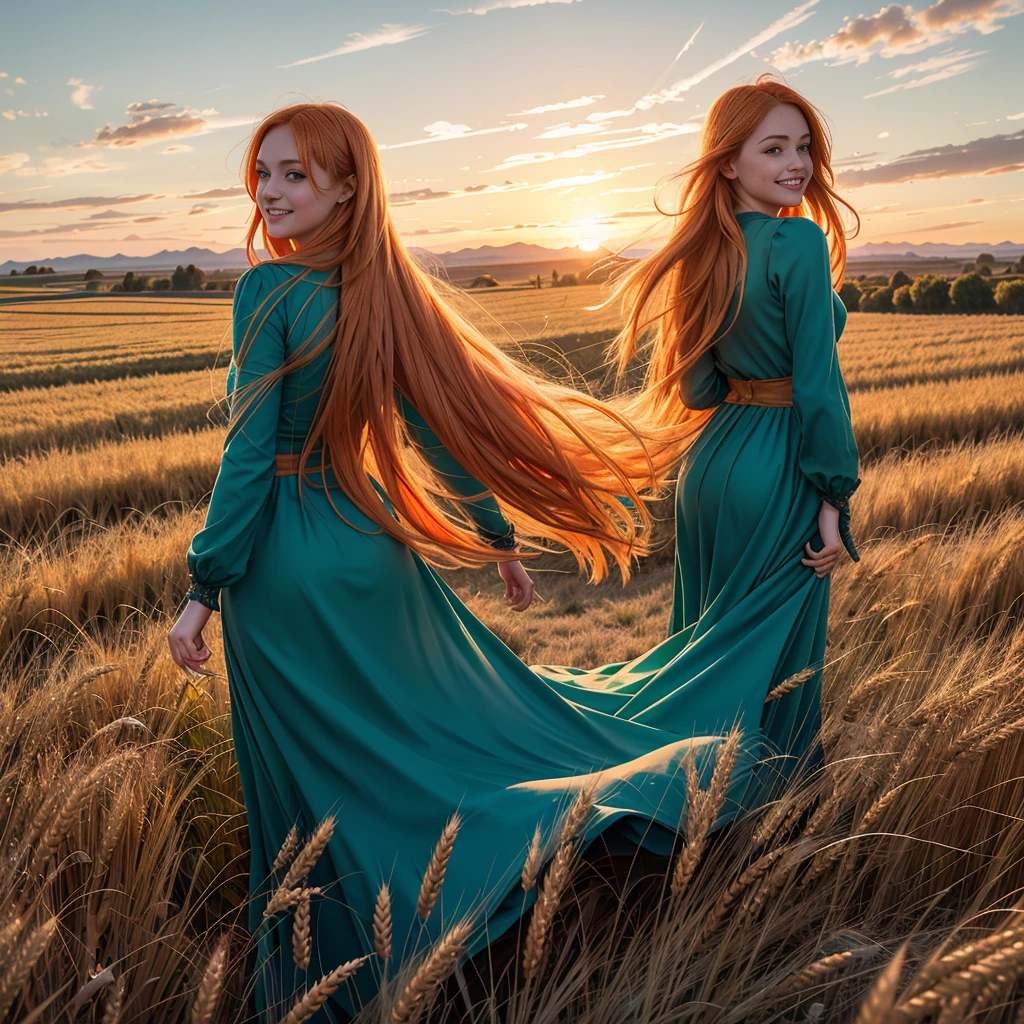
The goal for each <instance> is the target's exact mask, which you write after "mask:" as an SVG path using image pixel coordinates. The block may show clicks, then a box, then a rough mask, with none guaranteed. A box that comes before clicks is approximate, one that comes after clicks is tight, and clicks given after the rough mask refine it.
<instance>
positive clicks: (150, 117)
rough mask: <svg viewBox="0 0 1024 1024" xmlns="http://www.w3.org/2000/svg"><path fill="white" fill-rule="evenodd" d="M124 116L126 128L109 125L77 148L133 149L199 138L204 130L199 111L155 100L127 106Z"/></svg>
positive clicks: (203, 121) (98, 130)
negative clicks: (173, 139)
mask: <svg viewBox="0 0 1024 1024" xmlns="http://www.w3.org/2000/svg"><path fill="white" fill-rule="evenodd" d="M125 113H126V114H127V115H128V123H127V124H125V125H119V126H118V127H116V128H114V127H111V125H110V124H109V122H108V123H107V124H106V125H105V126H104V127H103V128H98V129H97V130H96V137H95V139H93V140H92V141H91V142H83V143H79V145H82V146H90V147H92V146H114V147H119V148H135V147H138V146H148V145H151V144H152V143H154V142H162V141H163V140H164V139H169V138H176V137H178V136H182V135H198V134H199V133H200V132H203V131H205V130H206V128H207V121H206V119H205V118H204V117H203V116H202V114H200V113H199V111H198V110H193V109H191V108H189V107H179V106H178V105H177V104H175V103H168V102H161V101H160V100H155V99H153V100H147V101H145V102H142V103H129V104H128V106H127V107H125Z"/></svg>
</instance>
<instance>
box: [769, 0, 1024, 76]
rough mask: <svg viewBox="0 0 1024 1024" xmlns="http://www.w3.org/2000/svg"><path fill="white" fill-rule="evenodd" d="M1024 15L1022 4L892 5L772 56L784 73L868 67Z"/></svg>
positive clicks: (970, 0)
mask: <svg viewBox="0 0 1024 1024" xmlns="http://www.w3.org/2000/svg"><path fill="white" fill-rule="evenodd" d="M1021 13H1024V5H1022V4H1021V3H1020V0H937V2H936V3H933V4H932V5H931V6H930V7H926V8H924V10H922V11H919V12H918V13H916V14H915V13H914V9H913V8H912V7H911V6H910V5H909V4H908V5H907V6H905V7H904V6H903V5H902V4H898V3H890V4H887V5H886V6H885V7H883V8H882V9H881V10H880V11H879V12H878V13H877V14H860V15H858V16H857V17H856V18H852V19H851V20H850V21H848V22H846V24H845V25H843V27H842V28H840V29H838V30H836V31H835V32H834V33H833V34H832V35H830V36H827V37H826V38H825V39H821V40H818V39H812V40H811V41H810V42H809V43H785V44H784V45H783V46H781V47H780V48H779V49H777V50H776V51H775V52H774V53H773V54H772V55H771V57H770V58H769V60H770V62H771V63H772V64H774V65H775V67H777V68H778V69H779V70H780V71H781V70H785V69H787V68H792V67H796V66H797V65H800V64H807V63H809V62H811V61H818V60H830V61H831V62H832V63H833V64H847V63H850V62H851V61H852V62H855V63H857V64H864V63H866V62H867V61H869V60H870V59H871V57H872V56H873V55H878V56H880V57H898V56H903V55H905V54H909V53H918V52H920V51H921V50H925V49H927V48H928V47H930V46H937V45H938V44H939V43H944V42H947V41H948V40H950V39H952V38H954V37H955V36H958V35H962V34H963V33H964V32H967V31H969V30H970V29H973V30H974V31H976V32H980V33H981V34H982V35H989V34H991V33H992V32H998V31H999V30H1000V29H1001V28H1002V27H1003V25H1002V24H1001V21H1002V20H1003V19H1006V18H1012V17H1014V16H1016V15H1018V14H1021Z"/></svg>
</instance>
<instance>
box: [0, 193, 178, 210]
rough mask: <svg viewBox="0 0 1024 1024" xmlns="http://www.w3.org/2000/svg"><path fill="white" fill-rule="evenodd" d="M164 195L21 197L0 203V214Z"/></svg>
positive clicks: (110, 203) (86, 206)
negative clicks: (18, 200) (16, 201)
mask: <svg viewBox="0 0 1024 1024" xmlns="http://www.w3.org/2000/svg"><path fill="white" fill-rule="evenodd" d="M164 198H166V196H164V195H161V194H158V193H155V192H145V193H142V194H141V195H136V196H115V197H114V198H113V199H112V198H111V197H110V196H75V197H73V198H68V199H52V200H50V201H49V202H40V201H39V200H37V199H23V200H21V202H18V203H0V214H3V213H21V212H22V211H24V210H88V209H90V208H91V207H94V206H118V205H121V204H124V203H148V202H152V201H153V200H155V199H164Z"/></svg>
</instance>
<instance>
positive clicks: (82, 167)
mask: <svg viewBox="0 0 1024 1024" xmlns="http://www.w3.org/2000/svg"><path fill="white" fill-rule="evenodd" d="M109 170H110V167H109V166H108V165H107V164H105V163H103V162H102V161H101V160H98V159H97V158H96V157H72V158H70V159H68V158H65V157H61V156H48V157H46V158H45V159H44V160H43V162H42V164H36V165H35V166H34V167H30V166H23V167H19V168H18V169H17V170H16V171H15V172H14V173H15V175H17V176H18V177H21V178H28V177H33V178H67V177H70V176H71V175H72V174H99V173H101V172H103V171H109Z"/></svg>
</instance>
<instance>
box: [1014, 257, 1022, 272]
mask: <svg viewBox="0 0 1024 1024" xmlns="http://www.w3.org/2000/svg"><path fill="white" fill-rule="evenodd" d="M1013 272H1014V273H1015V274H1024V256H1021V257H1019V258H1018V260H1017V262H1016V263H1014V265H1013Z"/></svg>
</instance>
